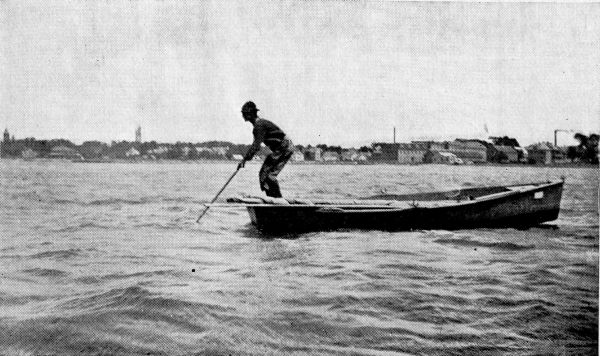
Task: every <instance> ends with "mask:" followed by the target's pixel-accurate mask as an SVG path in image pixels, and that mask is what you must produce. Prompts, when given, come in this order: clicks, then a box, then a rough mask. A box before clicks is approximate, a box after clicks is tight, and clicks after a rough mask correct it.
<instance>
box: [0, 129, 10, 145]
mask: <svg viewBox="0 0 600 356" xmlns="http://www.w3.org/2000/svg"><path fill="white" fill-rule="evenodd" d="M9 141H10V134H9V133H8V128H5V129H4V140H2V142H5V143H8V142H9Z"/></svg>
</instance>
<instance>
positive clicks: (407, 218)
mask: <svg viewBox="0 0 600 356" xmlns="http://www.w3.org/2000/svg"><path fill="white" fill-rule="evenodd" d="M562 187H563V182H554V183H547V184H539V185H536V186H533V187H532V188H531V189H526V190H523V191H518V190H517V191H512V192H507V193H505V194H503V193H500V194H492V195H491V197H490V198H486V197H485V196H483V197H482V198H481V199H479V198H476V199H473V200H468V201H457V202H456V204H450V205H448V204H446V205H444V206H437V207H422V206H420V205H419V196H418V195H411V196H410V197H411V198H412V199H413V200H412V206H411V207H409V208H389V207H385V208H381V209H379V208H373V207H369V208H362V207H361V206H360V205H357V206H347V207H344V208H330V207H326V206H321V205H274V206H264V205H262V206H248V207H247V208H248V212H249V214H250V218H251V220H252V223H253V224H254V225H255V226H256V227H257V228H258V229H259V230H260V231H263V232H276V233H282V232H284V233H289V232H309V231H327V230H338V229H366V230H388V231H407V230H431V229H444V230H457V229H472V228H498V227H515V228H525V227H530V226H535V225H538V224H540V223H543V222H547V221H552V220H555V219H557V218H558V214H559V211H560V201H561V197H562ZM495 188H496V190H497V188H498V187H493V188H485V189H492V191H494V190H493V189H495ZM474 193H476V192H475V191H474ZM431 194H432V193H426V194H423V199H424V200H426V199H427V197H428V196H431ZM493 195H499V196H497V197H494V196H493ZM406 197H407V196H404V197H402V198H400V199H404V198H406Z"/></svg>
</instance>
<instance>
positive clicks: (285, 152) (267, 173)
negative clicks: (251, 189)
mask: <svg viewBox="0 0 600 356" xmlns="http://www.w3.org/2000/svg"><path fill="white" fill-rule="evenodd" d="M242 116H243V117H244V120H245V121H249V122H250V123H251V124H252V126H254V129H253V130H252V134H253V135H254V142H253V143H252V146H250V148H249V149H248V152H246V155H245V156H244V159H243V160H242V161H241V162H240V164H239V165H238V169H240V168H244V165H245V164H246V161H249V160H251V159H252V157H254V155H255V154H256V153H257V152H258V150H260V144H261V143H264V144H265V146H267V147H268V148H269V149H270V150H271V154H269V155H268V156H267V158H265V161H264V163H263V165H262V167H261V168H260V172H259V182H260V189H261V190H263V191H264V192H265V193H266V194H267V196H269V197H273V198H281V197H282V195H281V190H280V189H279V183H278V182H277V175H278V174H279V172H281V170H282V169H283V167H284V166H285V164H286V163H287V162H288V161H289V160H290V158H291V157H292V154H293V153H294V145H293V144H292V141H291V140H290V139H289V138H288V137H287V136H286V135H285V132H283V130H281V129H280V128H279V127H278V126H277V125H275V124H274V123H272V122H271V121H269V120H265V119H263V118H260V117H258V109H257V108H256V104H254V103H253V102H252V101H248V102H247V103H245V104H244V105H243V106H242Z"/></svg>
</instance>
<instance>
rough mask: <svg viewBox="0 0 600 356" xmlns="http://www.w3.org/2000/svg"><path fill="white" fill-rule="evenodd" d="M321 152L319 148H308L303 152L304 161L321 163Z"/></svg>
mask: <svg viewBox="0 0 600 356" xmlns="http://www.w3.org/2000/svg"><path fill="white" fill-rule="evenodd" d="M322 152H323V150H321V149H320V148H319V147H310V148H307V149H306V150H304V159H305V160H307V161H322V160H323V158H322V157H321V154H322Z"/></svg>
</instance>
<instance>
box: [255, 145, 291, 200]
mask: <svg viewBox="0 0 600 356" xmlns="http://www.w3.org/2000/svg"><path fill="white" fill-rule="evenodd" d="M293 153H294V151H293V150H292V149H291V147H289V145H288V147H285V148H283V149H282V150H281V151H277V152H273V153H271V154H270V155H268V156H267V158H265V162H264V163H263V165H262V167H261V168H260V172H259V173H258V179H259V181H260V189H261V190H262V191H264V192H265V193H267V196H268V197H273V198H281V197H282V195H281V189H279V183H278V182H277V175H278V174H279V173H280V172H281V170H282V169H283V167H285V164H286V163H287V162H288V161H289V160H290V158H292V154H293Z"/></svg>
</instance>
